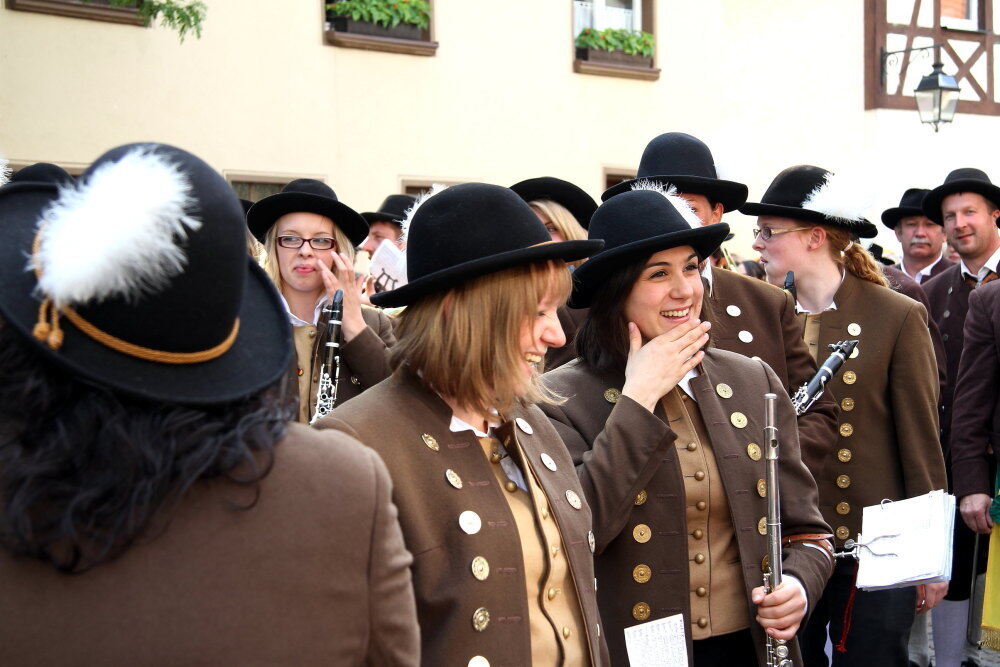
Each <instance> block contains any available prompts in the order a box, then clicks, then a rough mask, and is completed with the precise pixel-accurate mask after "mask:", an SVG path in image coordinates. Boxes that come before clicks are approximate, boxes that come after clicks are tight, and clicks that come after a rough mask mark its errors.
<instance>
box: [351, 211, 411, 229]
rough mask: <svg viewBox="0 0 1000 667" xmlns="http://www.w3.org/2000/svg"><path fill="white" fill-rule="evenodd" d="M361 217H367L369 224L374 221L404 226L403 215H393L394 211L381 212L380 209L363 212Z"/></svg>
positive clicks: (366, 220)
mask: <svg viewBox="0 0 1000 667" xmlns="http://www.w3.org/2000/svg"><path fill="white" fill-rule="evenodd" d="M361 217H362V218H364V219H365V222H367V223H368V224H369V225H370V224H372V223H373V222H388V223H389V224H392V225H396V226H397V227H402V226H403V216H401V215H393V214H392V213H380V212H378V211H373V212H368V213H362V214H361Z"/></svg>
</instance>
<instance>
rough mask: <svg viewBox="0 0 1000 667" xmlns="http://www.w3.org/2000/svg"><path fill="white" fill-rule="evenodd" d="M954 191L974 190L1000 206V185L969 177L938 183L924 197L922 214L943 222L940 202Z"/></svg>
mask: <svg viewBox="0 0 1000 667" xmlns="http://www.w3.org/2000/svg"><path fill="white" fill-rule="evenodd" d="M956 192H975V193H976V194H979V195H982V196H983V197H985V198H986V199H988V200H990V201H991V202H993V205H994V206H997V207H998V208H1000V187H998V186H996V185H993V184H992V183H984V182H983V181H977V180H974V179H971V178H963V179H959V180H956V181H951V182H950V183H945V184H944V185H939V186H938V187H936V188H934V189H933V190H931V191H930V192H928V193H927V196H925V197H924V201H923V202H922V203H921V205H920V206H921V208H922V209H923V212H924V213H923V214H924V215H926V216H927V217H928V218H930V219H931V220H932V221H934V222H936V223H937V224H939V225H943V224H944V217H943V216H942V215H941V202H943V201H944V198H945V197H947V196H948V195H953V194H955V193H956ZM997 227H1000V218H997Z"/></svg>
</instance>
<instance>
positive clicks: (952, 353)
mask: <svg viewBox="0 0 1000 667" xmlns="http://www.w3.org/2000/svg"><path fill="white" fill-rule="evenodd" d="M921 289H923V290H924V293H925V294H926V295H927V299H928V300H929V301H930V302H931V310H930V316H931V319H933V320H934V321H935V322H936V323H937V325H938V329H940V331H941V340H942V341H943V342H944V352H945V357H947V361H948V369H947V377H948V381H947V383H946V384H945V390H944V391H943V392H942V393H941V445H942V447H943V448H944V453H945V458H946V459H948V458H950V452H951V437H950V435H951V412H952V404H953V402H954V398H955V387H956V386H957V383H958V382H957V381H958V364H959V361H960V360H961V358H962V348H963V346H964V341H965V334H964V328H965V316H966V314H967V313H968V312H969V294H971V293H972V288H971V287H969V286H968V285H967V284H966V283H965V281H964V280H963V279H962V267H961V265H959V264H953V265H952V266H950V267H948V269H947V270H945V271H943V272H942V273H940V274H938V275H937V276H936V277H934V278H931V279H930V280H928V281H927V282H925V283H924V284H923V286H922V287H921Z"/></svg>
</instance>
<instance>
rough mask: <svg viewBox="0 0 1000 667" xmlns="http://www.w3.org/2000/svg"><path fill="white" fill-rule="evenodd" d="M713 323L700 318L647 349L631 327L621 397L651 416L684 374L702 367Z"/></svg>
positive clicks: (659, 338)
mask: <svg viewBox="0 0 1000 667" xmlns="http://www.w3.org/2000/svg"><path fill="white" fill-rule="evenodd" d="M710 326H711V322H702V321H701V320H699V319H697V318H692V319H691V320H690V321H688V322H685V323H684V324H680V325H678V326H676V327H674V328H673V329H671V330H670V331H668V332H666V333H664V334H660V335H659V336H657V337H656V338H654V339H652V340H651V341H649V342H648V343H646V344H645V345H643V344H642V336H641V335H640V334H639V327H637V326H636V325H635V323H633V322H629V323H628V337H629V353H628V363H627V364H626V366H625V386H624V387H623V388H622V395H624V396H628V397H629V398H631V399H632V400H633V401H635V402H636V403H638V404H639V405H641V406H643V407H644V408H646V409H647V410H649V411H650V412H652V411H653V409H654V408H655V407H656V404H657V402H659V400H660V399H661V398H663V396H665V395H666V394H667V392H669V391H670V390H671V389H673V388H674V387H676V386H677V383H678V382H680V381H681V379H682V378H683V377H684V375H685V374H687V372H688V371H689V370H691V369H692V368H694V367H695V366H697V365H698V364H700V363H701V360H702V359H703V358H704V357H705V353H704V352H702V351H701V348H702V347H703V346H704V345H705V343H707V342H708V329H709V327H710Z"/></svg>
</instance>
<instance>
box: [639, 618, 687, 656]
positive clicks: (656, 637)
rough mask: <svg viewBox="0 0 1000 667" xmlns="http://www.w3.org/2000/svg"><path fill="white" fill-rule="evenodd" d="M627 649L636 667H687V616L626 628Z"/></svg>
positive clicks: (662, 619) (661, 619)
mask: <svg viewBox="0 0 1000 667" xmlns="http://www.w3.org/2000/svg"><path fill="white" fill-rule="evenodd" d="M625 648H626V650H627V651H628V661H629V663H630V664H631V665H632V667H687V664H688V658H687V641H686V640H685V639H684V616H683V615H682V614H675V615H674V616H667V617H666V618H660V619H657V620H655V621H650V622H648V623H640V624H639V625H633V626H632V627H630V628H625Z"/></svg>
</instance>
